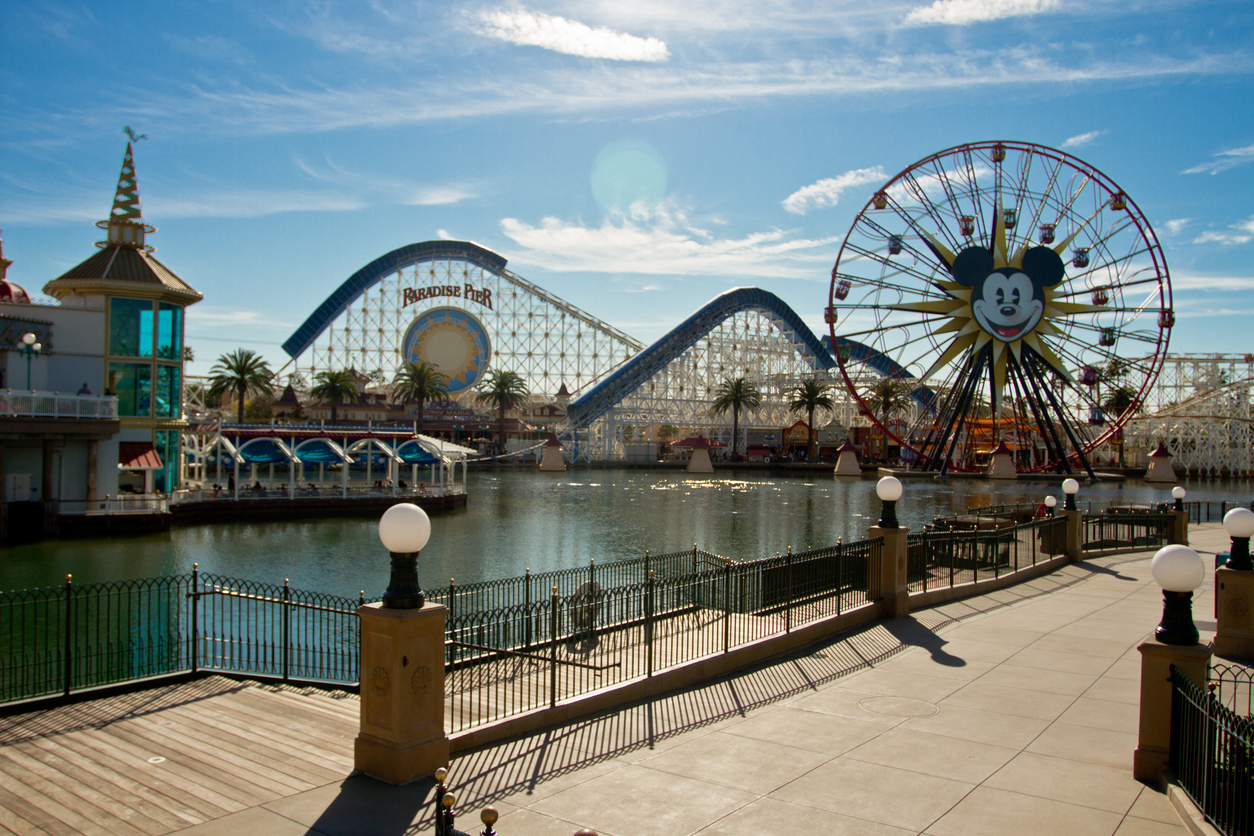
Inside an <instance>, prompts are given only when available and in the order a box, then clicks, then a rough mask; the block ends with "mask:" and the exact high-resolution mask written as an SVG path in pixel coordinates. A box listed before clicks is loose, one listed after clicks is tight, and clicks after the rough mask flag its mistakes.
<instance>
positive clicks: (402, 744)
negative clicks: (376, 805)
mask: <svg viewBox="0 0 1254 836" xmlns="http://www.w3.org/2000/svg"><path fill="white" fill-rule="evenodd" d="M357 615H358V616H359V617H360V619H361V731H360V733H359V734H358V735H357V739H356V741H355V742H354V746H353V767H354V768H355V769H357V770H360V771H361V772H364V773H365V774H367V775H369V776H371V777H372V778H377V779H379V780H380V781H385V782H387V783H389V784H393V785H396V786H399V785H401V784H407V783H409V782H410V781H414V780H417V779H418V778H425V777H428V776H430V775H431V773H433V772H435V770H436V769H438V768H439V767H442V766H447V765H448V758H449V743H448V735H447V734H446V733H445V731H444V619H445V617H446V616H447V615H448V608H447V607H444V606H441V605H440V604H432V603H427V604H425V605H424V606H423V607H422V608H421V609H416V610H402V609H389V608H387V607H384V606H383V605H382V604H367V605H366V606H364V607H361V608H360V609H358V610H357Z"/></svg>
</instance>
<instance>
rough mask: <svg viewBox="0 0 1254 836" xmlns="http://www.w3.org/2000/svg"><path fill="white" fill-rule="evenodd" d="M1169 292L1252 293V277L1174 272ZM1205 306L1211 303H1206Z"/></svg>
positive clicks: (1253, 281) (1253, 283)
mask: <svg viewBox="0 0 1254 836" xmlns="http://www.w3.org/2000/svg"><path fill="white" fill-rule="evenodd" d="M1171 290H1172V293H1173V294H1175V293H1179V292H1181V291H1194V290H1203V291H1216V292H1224V293H1228V292H1233V291H1235V292H1242V291H1254V276H1214V275H1209V274H1204V273H1182V272H1175V273H1172V274H1171ZM1176 301H1177V302H1178V301H1179V300H1176ZM1199 304H1200V303H1199ZM1207 304H1212V303H1211V302H1207Z"/></svg>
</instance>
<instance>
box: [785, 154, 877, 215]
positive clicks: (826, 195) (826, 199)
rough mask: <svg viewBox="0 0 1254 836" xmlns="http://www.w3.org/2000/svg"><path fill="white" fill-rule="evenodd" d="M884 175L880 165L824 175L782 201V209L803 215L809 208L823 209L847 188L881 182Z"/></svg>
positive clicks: (836, 199) (833, 203)
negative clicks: (835, 174)
mask: <svg viewBox="0 0 1254 836" xmlns="http://www.w3.org/2000/svg"><path fill="white" fill-rule="evenodd" d="M885 177H886V175H885V174H884V169H883V167H882V166H878V165H877V166H874V167H872V168H855V169H853V170H851V171H846V172H845V173H844V174H839V175H837V176H835V177H825V178H823V179H822V180H818V181H816V182H814V183H811V184H810V185H808V186H803V187H801V188H800V189H797V191H795V192H793V193H792V194H790V195H788V197H786V198H784V200H783V201H782V204H783V207H784V211H786V212H791V213H792V214H794V215H804V214H806V213H807V212H809V211H810V210H811V209H823V208H826V207H828V206H835V205H836V204H837V203H839V202H840V195H841V193H842V192H844V191H846V190H847V189H853V188H857V187H858V186H866V185H869V184H872V183H883V182H884V179H885Z"/></svg>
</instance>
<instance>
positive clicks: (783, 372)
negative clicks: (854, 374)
mask: <svg viewBox="0 0 1254 836" xmlns="http://www.w3.org/2000/svg"><path fill="white" fill-rule="evenodd" d="M737 377H743V378H745V379H746V380H748V381H749V382H751V383H752V384H753V385H754V386H755V387H756V388H757V390H758V392H759V393H760V394H761V396H762V405H761V407H759V408H758V409H756V410H746V411H742V412H741V414H740V421H739V425H740V426H739V428H740V435H741V437H740V439H739V449H740V450H742V451H743V450H744V449H745V447H746V443H747V438H748V436H749V433H750V431H753V430H776V431H778V430H781V429H783V428H784V427H787V426H789V425H791V424H792V423H794V422H795V421H796V420H797V419H798V417H802V418H804V417H805V414H804V413H801V414H800V415H799V414H798V413H795V412H792V411H791V410H790V409H789V408H788V404H789V402H791V401H792V400H793V398H794V397H795V393H796V390H797V388H798V387H799V386H800V385H801V384H802V383H803V382H804V381H807V380H811V379H818V380H821V381H824V382H826V383H828V384H830V386H831V388H830V389H829V391H828V396H829V397H831V398H832V400H833V402H834V403H835V404H836V409H835V411H834V412H833V411H830V410H825V409H820V410H816V411H815V414H814V422H815V426H818V427H821V426H824V425H826V424H827V423H828V422H829V421H831V420H832V418H833V417H834V418H836V420H837V421H838V422H840V423H841V424H842V425H844V426H846V427H848V426H849V425H850V424H851V423H852V421H853V419H854V417H855V416H856V414H857V413H856V411H855V409H854V407H853V404H852V400H851V399H850V398H849V397H848V394H847V392H846V391H845V388H844V386H843V384H842V383H841V382H839V381H837V380H835V379H833V378H832V377H831V375H830V374H829V373H828V372H827V370H825V369H823V368H821V367H820V368H815V365H814V364H813V363H812V362H810V361H809V359H808V358H807V357H806V356H805V355H804V354H802V353H800V352H799V351H798V346H797V344H796V343H795V342H794V341H793V340H792V339H790V337H789V336H788V334H786V333H785V332H783V331H781V330H780V328H779V327H778V324H777V322H776V321H774V318H773V317H771V316H769V315H767V314H765V313H763V312H761V311H756V310H750V311H740V312H738V313H734V314H732V315H731V316H730V317H728V318H727V319H725V320H723V322H722V323H721V324H719V325H718V326H716V327H715V328H714V329H713V330H711V331H708V332H707V333H706V335H705V336H704V337H702V338H700V339H699V340H698V341H697V342H696V343H695V344H693V345H692V346H690V347H689V348H688V349H687V350H685V351H683V352H682V353H681V354H680V355H679V356H678V357H676V358H675V359H673V360H671V361H670V362H669V363H667V364H666V365H665V366H664V367H662V368H661V369H660V370H659V371H657V372H656V373H654V374H653V375H651V376H650V377H648V378H647V380H646V381H645V382H644V383H642V384H641V385H640V386H638V387H636V388H635V389H634V391H633V392H632V393H631V394H629V395H627V396H626V397H624V398H623V399H622V400H621V401H620V402H619V403H618V404H617V405H616V406H615V407H613V408H612V409H611V410H610V411H609V412H607V413H606V414H605V416H603V417H602V418H601V420H599V421H597V422H595V423H594V424H592V425H591V427H590V430H591V433H590V435H589V436H588V438H587V443H589V444H590V445H591V449H590V450H588V451H587V455H588V457H589V458H592V459H596V458H602V457H603V458H606V459H610V460H613V459H618V458H621V457H622V456H623V451H624V449H625V448H624V445H625V444H626V443H627V442H631V441H641V440H655V433H656V430H657V428H658V427H660V426H661V425H663V424H671V425H673V426H675V427H677V428H678V429H679V432H680V435H681V436H684V437H686V436H690V435H695V434H701V435H704V436H706V437H707V438H712V439H714V440H716V441H719V442H722V443H723V444H726V445H728V446H729V447H730V446H731V443H732V437H731V436H732V414H731V411H730V410H728V411H726V412H723V413H721V414H714V413H713V411H712V410H711V408H710V404H711V402H712V401H713V400H714V398H715V393H716V391H717V390H718V388H719V385H720V384H721V383H722V382H723V381H724V380H727V379H728V378H737Z"/></svg>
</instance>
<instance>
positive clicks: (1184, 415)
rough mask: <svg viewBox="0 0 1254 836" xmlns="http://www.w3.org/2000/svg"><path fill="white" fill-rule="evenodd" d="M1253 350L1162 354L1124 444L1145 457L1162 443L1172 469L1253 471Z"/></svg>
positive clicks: (1194, 473) (1229, 472)
mask: <svg viewBox="0 0 1254 836" xmlns="http://www.w3.org/2000/svg"><path fill="white" fill-rule="evenodd" d="M1251 389H1254V355H1252V354H1168V355H1167V356H1166V361H1165V362H1164V364H1163V369H1162V372H1161V373H1160V374H1159V376H1158V380H1157V381H1156V383H1155V386H1154V388H1153V390H1152V391H1151V392H1150V395H1149V398H1148V399H1147V400H1146V402H1145V404H1144V410H1143V414H1140V415H1137V416H1135V417H1133V418H1132V419H1131V421H1130V422H1129V423H1128V425H1127V428H1126V432H1125V441H1124V443H1125V444H1126V445H1127V446H1128V448H1129V449H1130V450H1133V449H1135V450H1137V451H1138V452H1139V453H1140V454H1141V456H1142V457H1145V456H1148V455H1149V453H1150V452H1152V451H1153V450H1154V449H1155V448H1156V447H1157V446H1158V444H1159V442H1162V443H1164V444H1166V445H1167V450H1168V452H1170V453H1171V455H1172V459H1171V464H1172V466H1173V467H1174V468H1175V470H1176V473H1177V474H1180V475H1185V474H1188V475H1191V476H1212V477H1213V476H1251V475H1254V406H1252V405H1251V400H1254V398H1252V397H1251Z"/></svg>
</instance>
